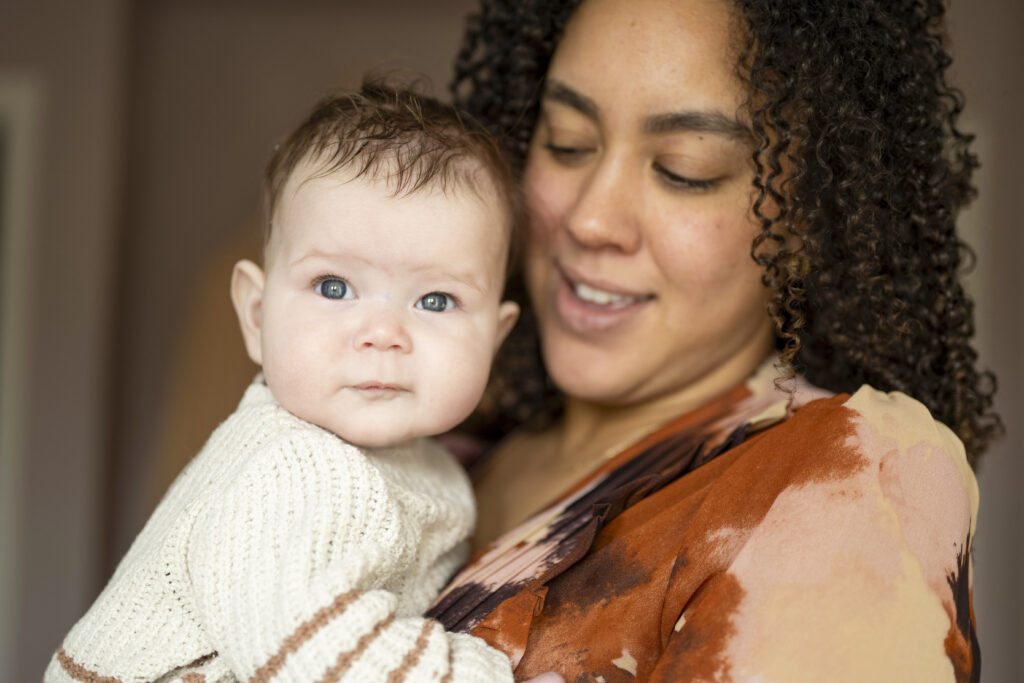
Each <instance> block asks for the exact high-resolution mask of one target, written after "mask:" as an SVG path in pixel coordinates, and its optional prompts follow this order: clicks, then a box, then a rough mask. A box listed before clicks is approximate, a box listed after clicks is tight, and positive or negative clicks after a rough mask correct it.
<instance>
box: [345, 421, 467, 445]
mask: <svg viewBox="0 0 1024 683" xmlns="http://www.w3.org/2000/svg"><path fill="white" fill-rule="evenodd" d="M457 424H458V423H455V424H452V425H448V424H444V425H435V424H431V425H426V426H423V427H422V428H419V429H417V428H416V427H415V426H412V427H410V426H409V425H387V424H376V425H374V424H366V423H363V424H359V425H335V427H336V428H335V429H331V428H330V427H326V429H327V430H328V431H330V432H333V433H334V434H336V435H337V436H338V437H340V438H341V439H344V440H345V441H347V442H348V443H350V444H352V445H354V446H359V447H361V448H400V447H403V446H411V445H412V444H413V443H414V442H415V441H416V440H417V439H419V438H422V437H430V436H436V435H438V434H442V433H444V432H446V431H449V430H450V429H453V428H454V427H455V426H456V425H457Z"/></svg>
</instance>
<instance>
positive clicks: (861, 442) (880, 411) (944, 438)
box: [784, 384, 971, 474]
mask: <svg viewBox="0 0 1024 683" xmlns="http://www.w3.org/2000/svg"><path fill="white" fill-rule="evenodd" d="M784 425H785V426H786V427H785V428H786V430H787V431H791V432H794V434H793V435H791V436H797V435H800V434H803V433H806V434H807V437H808V438H811V439H824V440H825V442H830V441H831V442H839V443H841V444H843V445H845V446H847V447H850V448H855V449H856V450H858V451H859V452H860V453H861V454H862V456H864V457H866V458H869V459H871V460H875V461H879V462H881V461H883V460H886V459H891V458H896V457H914V458H916V459H918V460H922V461H928V460H930V459H932V457H933V456H940V457H941V458H942V459H944V460H946V461H948V462H950V463H951V464H953V465H956V466H957V468H958V469H961V470H963V472H964V473H965V474H967V473H970V471H971V468H970V465H968V463H967V455H966V452H965V450H964V445H963V443H962V442H961V441H960V439H959V438H958V437H957V436H956V434H954V433H953V430H951V429H950V428H949V427H947V426H946V425H945V424H943V423H942V422H940V421H938V420H937V419H935V417H933V416H932V414H931V412H930V411H929V410H928V408H927V407H926V406H925V405H924V404H923V403H921V402H920V401H918V400H917V399H915V398H913V397H911V396H908V395H907V394H904V393H903V392H900V391H889V392H886V391H880V390H878V389H875V388H874V387H872V386H870V385H867V384H865V385H863V386H861V387H860V388H859V389H858V390H857V391H855V392H854V393H853V394H837V395H835V396H832V397H829V398H822V399H817V400H814V401H810V402H809V403H807V404H805V405H803V406H801V407H800V408H799V409H798V410H796V411H795V413H794V415H793V417H792V418H791V419H790V420H789V421H787V422H786V423H784Z"/></svg>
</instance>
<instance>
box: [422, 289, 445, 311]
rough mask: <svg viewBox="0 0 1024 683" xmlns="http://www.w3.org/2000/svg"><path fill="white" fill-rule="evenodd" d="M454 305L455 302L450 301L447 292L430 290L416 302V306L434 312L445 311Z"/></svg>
mask: <svg viewBox="0 0 1024 683" xmlns="http://www.w3.org/2000/svg"><path fill="white" fill-rule="evenodd" d="M454 305H455V303H454V302H453V301H452V298H451V297H450V296H448V295H447V294H442V293H441V292H431V293H430V294H427V295H426V296H424V297H423V298H422V299H420V300H419V301H417V302H416V307H417V308H422V309H423V310H425V311H436V312H440V311H447V310H448V309H449V308H452V307H453V306H454Z"/></svg>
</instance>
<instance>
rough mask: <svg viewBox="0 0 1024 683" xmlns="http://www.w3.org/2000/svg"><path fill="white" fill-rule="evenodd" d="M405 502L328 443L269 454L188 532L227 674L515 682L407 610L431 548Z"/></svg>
mask: <svg viewBox="0 0 1024 683" xmlns="http://www.w3.org/2000/svg"><path fill="white" fill-rule="evenodd" d="M407 505H408V501H406V500H405V499H404V498H403V496H402V495H401V494H400V493H396V489H395V487H394V485H393V484H392V482H390V481H389V480H388V479H387V478H386V477H384V476H383V475H382V473H381V471H380V470H379V469H378V468H377V467H375V466H374V464H373V463H372V461H370V460H369V459H368V458H367V457H365V455H363V454H362V453H361V452H360V451H359V450H358V449H356V448H354V447H351V446H348V445H346V444H343V443H342V442H340V441H339V440H338V439H337V438H336V437H333V436H332V435H330V434H328V433H326V432H323V431H320V430H309V429H301V428H300V429H283V430H279V433H277V434H275V436H274V438H272V439H270V440H268V441H266V442H264V443H262V444H261V445H260V446H259V448H258V449H256V450H255V452H254V453H252V454H251V455H250V458H249V460H248V461H247V462H245V463H244V464H243V465H242V466H241V467H240V468H239V471H238V472H236V473H235V474H234V476H230V477H228V478H227V480H226V481H225V482H223V486H222V487H221V490H220V491H219V492H218V493H217V495H215V496H210V497H208V498H207V500H205V501H204V503H203V504H202V509H201V510H199V511H198V513H197V515H196V517H195V524H194V526H193V528H192V529H191V532H190V533H189V542H188V551H187V567H188V574H189V577H190V580H191V585H192V595H193V599H194V608H195V613H196V617H197V620H198V621H199V622H200V623H201V624H203V625H204V628H205V630H206V631H207V637H208V638H209V640H210V643H211V645H212V646H213V647H214V648H215V649H216V651H217V653H218V656H219V657H220V658H222V659H223V660H224V663H225V664H227V666H228V668H229V669H230V670H231V671H233V672H234V673H235V675H236V676H238V677H239V678H240V679H252V680H255V681H271V680H273V681H377V680H380V681H384V680H387V681H402V680H414V681H434V680H437V681H440V680H451V681H456V682H457V681H466V682H475V681H480V682H481V683H483V682H484V681H487V682H492V681H511V680H512V673H511V667H510V664H509V662H508V659H507V658H506V657H505V656H504V655H503V654H501V653H499V652H497V651H496V650H493V649H491V648H489V647H487V646H486V645H485V644H484V643H483V641H481V640H478V639H474V638H468V637H466V636H462V635H453V634H449V633H446V632H445V631H444V630H443V629H442V628H441V626H440V625H439V624H437V623H436V622H433V621H430V620H427V619H423V618H421V617H418V616H407V615H400V614H398V613H397V612H398V611H399V598H398V595H396V593H395V592H394V591H395V590H399V589H400V588H401V581H400V580H398V579H399V576H400V575H401V574H402V573H404V572H407V571H409V570H411V569H413V568H414V567H413V565H414V563H415V560H416V554H417V549H418V545H419V544H420V543H421V542H422V541H423V538H422V534H421V533H420V529H419V528H418V525H417V524H416V520H415V519H410V516H409V515H408V514H407V513H406V511H404V510H403V509H402V508H403V507H404V506H407Z"/></svg>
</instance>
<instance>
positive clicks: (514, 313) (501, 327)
mask: <svg viewBox="0 0 1024 683" xmlns="http://www.w3.org/2000/svg"><path fill="white" fill-rule="evenodd" d="M516 320H519V304H517V303H516V302H514V301H502V302H501V303H500V304H499V305H498V336H497V337H495V339H494V350H495V351H497V350H498V347H499V346H501V342H503V341H505V337H507V336H508V333H509V332H511V331H512V327H513V326H514V325H515V324H516Z"/></svg>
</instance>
